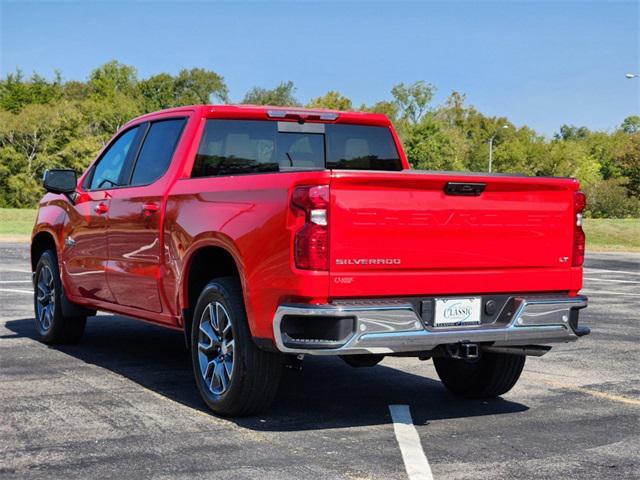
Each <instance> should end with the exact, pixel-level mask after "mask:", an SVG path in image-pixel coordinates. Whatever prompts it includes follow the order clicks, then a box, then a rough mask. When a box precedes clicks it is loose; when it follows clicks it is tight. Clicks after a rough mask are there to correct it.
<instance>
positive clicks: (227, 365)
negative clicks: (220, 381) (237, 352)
mask: <svg viewBox="0 0 640 480" xmlns="http://www.w3.org/2000/svg"><path fill="white" fill-rule="evenodd" d="M223 363H224V370H225V372H226V373H227V378H229V380H231V374H232V373H233V360H232V359H230V358H228V357H227V358H225V359H224V362H223Z"/></svg>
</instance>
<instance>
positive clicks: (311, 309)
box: [273, 295, 588, 355]
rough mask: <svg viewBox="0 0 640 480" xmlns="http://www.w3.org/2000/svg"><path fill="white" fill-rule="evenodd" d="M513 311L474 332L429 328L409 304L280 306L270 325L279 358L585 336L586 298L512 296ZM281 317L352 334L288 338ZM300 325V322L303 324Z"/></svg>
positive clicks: (524, 342)
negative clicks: (347, 326) (334, 321)
mask: <svg viewBox="0 0 640 480" xmlns="http://www.w3.org/2000/svg"><path fill="white" fill-rule="evenodd" d="M511 300H512V301H513V302H514V303H513V304H512V305H513V308H512V309H511V310H509V311H506V310H507V309H505V310H503V311H502V312H501V313H500V314H499V315H498V316H497V318H496V320H495V321H494V322H492V323H486V324H482V325H477V326H460V327H446V328H445V327H432V326H430V325H429V324H428V322H424V321H423V319H422V318H421V317H420V315H419V314H418V312H416V310H415V308H414V306H413V305H412V304H411V303H408V302H407V303H403V302H391V303H388V304H385V303H383V302H375V303H371V304H363V303H354V304H353V305H349V304H344V305H343V304H341V305H282V306H280V307H278V309H277V311H276V314H275V317H274V321H273V328H274V336H275V341H276V346H277V348H278V350H280V351H281V352H287V353H298V354H299V353H302V354H309V355H349V354H365V353H375V354H389V353H399V352H421V351H428V350H432V349H434V348H435V347H437V346H438V345H445V344H453V343H461V342H462V343H487V344H490V345H492V346H495V347H500V346H514V345H541V344H549V343H566V342H572V341H575V340H577V339H578V338H579V337H580V336H582V335H586V334H588V329H577V320H578V310H580V309H582V308H584V307H586V306H587V297H585V296H577V297H567V296H549V297H541V296H530V297H528V296H517V295H514V296H513V297H512V298H511ZM287 316H292V317H296V318H297V319H299V318H300V317H308V321H309V322H314V321H322V320H323V319H327V318H329V319H331V318H342V319H352V321H353V328H352V331H351V333H349V334H348V335H347V336H346V337H345V338H342V339H340V340H339V341H324V340H314V339H304V338H291V337H289V336H288V335H287V333H286V332H283V330H282V324H283V319H285V318H287ZM304 321H306V319H304Z"/></svg>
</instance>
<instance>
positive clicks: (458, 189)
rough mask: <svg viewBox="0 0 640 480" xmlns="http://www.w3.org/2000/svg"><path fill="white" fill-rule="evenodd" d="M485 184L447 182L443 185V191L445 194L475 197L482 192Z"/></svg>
mask: <svg viewBox="0 0 640 480" xmlns="http://www.w3.org/2000/svg"><path fill="white" fill-rule="evenodd" d="M486 186H487V185H486V184H484V183H463V182H449V183H447V184H446V185H445V186H444V193H446V194H447V195H464V196H467V197H477V196H479V195H480V194H481V193H482V192H484V189H485V187H486Z"/></svg>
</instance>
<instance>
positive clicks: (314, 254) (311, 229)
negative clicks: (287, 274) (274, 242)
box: [291, 185, 329, 270]
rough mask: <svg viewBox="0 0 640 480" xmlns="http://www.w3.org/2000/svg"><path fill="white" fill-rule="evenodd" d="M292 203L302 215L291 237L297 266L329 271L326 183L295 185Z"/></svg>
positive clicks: (327, 196) (304, 268)
mask: <svg viewBox="0 0 640 480" xmlns="http://www.w3.org/2000/svg"><path fill="white" fill-rule="evenodd" d="M291 205H292V207H293V208H294V210H296V211H298V212H300V213H301V214H304V218H305V223H304V225H303V226H302V228H300V230H298V231H297V232H296V234H295V239H294V249H293V251H294V259H295V263H296V267H298V268H300V269H303V270H329V232H328V223H329V222H328V215H327V210H328V208H329V185H315V186H304V187H297V188H296V189H295V190H294V191H293V195H292V196H291Z"/></svg>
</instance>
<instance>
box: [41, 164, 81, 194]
mask: <svg viewBox="0 0 640 480" xmlns="http://www.w3.org/2000/svg"><path fill="white" fill-rule="evenodd" d="M77 185H78V178H77V176H76V172H75V171H74V170H67V169H62V168H56V169H52V170H47V171H46V172H44V188H45V190H46V191H47V192H51V193H63V194H65V195H70V194H72V193H75V191H76V187H77Z"/></svg>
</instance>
